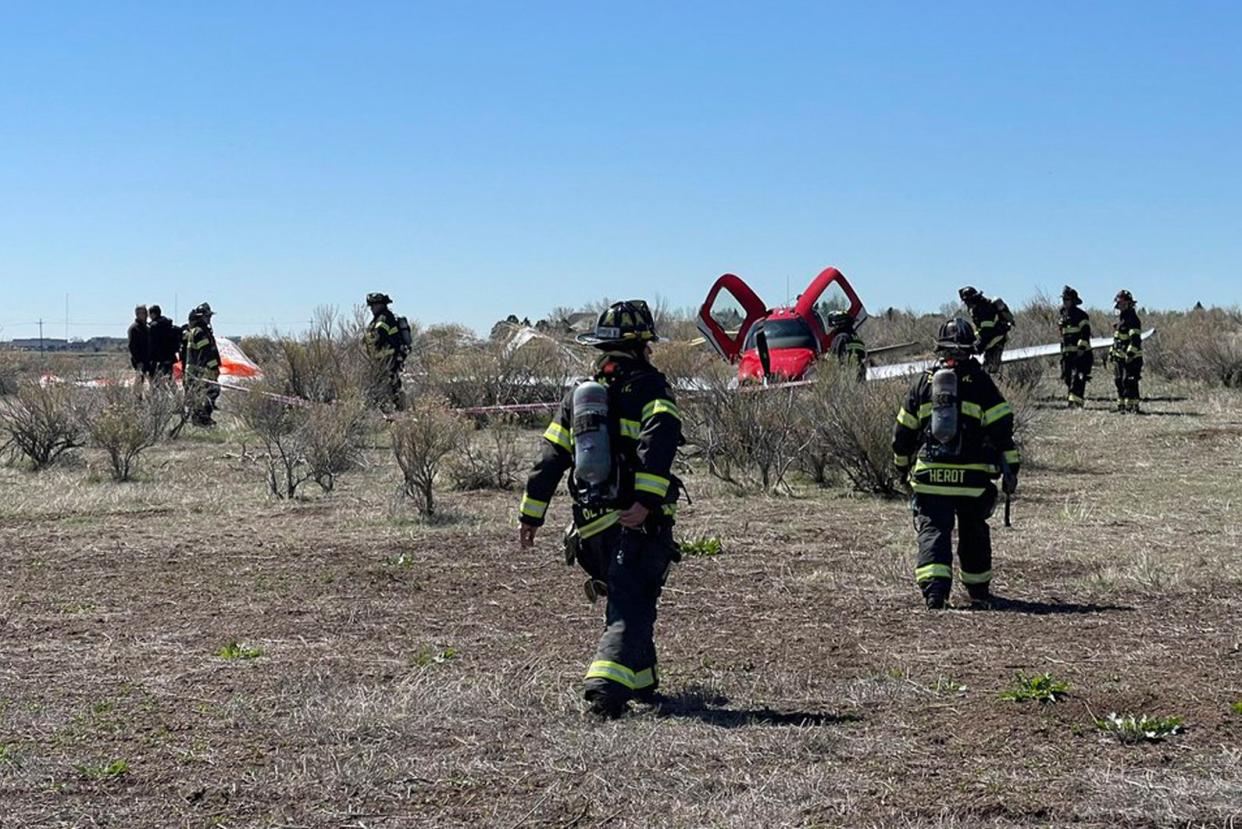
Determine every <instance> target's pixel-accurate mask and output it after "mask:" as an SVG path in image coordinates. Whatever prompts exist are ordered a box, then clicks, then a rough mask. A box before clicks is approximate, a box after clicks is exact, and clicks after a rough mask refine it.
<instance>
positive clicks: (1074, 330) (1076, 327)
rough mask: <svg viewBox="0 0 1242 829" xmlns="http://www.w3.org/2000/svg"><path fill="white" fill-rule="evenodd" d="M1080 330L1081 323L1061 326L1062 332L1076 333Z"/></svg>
mask: <svg viewBox="0 0 1242 829" xmlns="http://www.w3.org/2000/svg"><path fill="white" fill-rule="evenodd" d="M1081 330H1082V326H1081V325H1062V326H1061V333H1062V334H1077V333H1078V332H1079V331H1081Z"/></svg>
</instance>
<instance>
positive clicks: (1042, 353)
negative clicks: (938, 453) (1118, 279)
mask: <svg viewBox="0 0 1242 829" xmlns="http://www.w3.org/2000/svg"><path fill="white" fill-rule="evenodd" d="M1155 334H1156V329H1154V328H1148V329H1147V330H1146V331H1144V332H1143V335H1142V336H1143V339H1144V340H1145V339H1147V338H1148V337H1153V336H1155ZM1112 344H1113V338H1112V337H1092V338H1091V349H1092V350H1095V349H1097V348H1108V347H1109V346H1111V345H1112ZM1060 353H1061V344H1060V343H1048V344H1047V345H1028V346H1025V347H1023V348H1007V349H1005V353H1004V354H1002V355H1001V362H1002V363H1016V362H1019V361H1021V360H1032V359H1034V358H1036V357H1055V356H1057V355H1058V354H1060ZM975 359H976V360H979V361H980V362H982V360H983V355H981V354H976V355H975ZM935 364H936V361H935V360H914V361H913V362H909V363H889V364H887V365H882V366H868V367H867V379H868V380H887V379H889V378H892V377H905V376H907V375H910V374H918V373H919V372H921V371H926V370H927V369H929V368H931V367H932V366H934V365H935Z"/></svg>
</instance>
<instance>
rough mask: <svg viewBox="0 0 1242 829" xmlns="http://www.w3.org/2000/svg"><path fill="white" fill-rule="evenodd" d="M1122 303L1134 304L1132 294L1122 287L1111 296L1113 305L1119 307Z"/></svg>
mask: <svg viewBox="0 0 1242 829" xmlns="http://www.w3.org/2000/svg"><path fill="white" fill-rule="evenodd" d="M1122 304H1130V305H1133V304H1134V295H1133V294H1131V293H1130V292H1129V291H1127V290H1126V289H1125V288H1122V289H1121V290H1120V291H1118V292H1117V296H1115V297H1113V307H1114V308H1120V307H1121V306H1122Z"/></svg>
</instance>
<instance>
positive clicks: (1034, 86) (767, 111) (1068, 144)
mask: <svg viewBox="0 0 1242 829" xmlns="http://www.w3.org/2000/svg"><path fill="white" fill-rule="evenodd" d="M1240 42H1242V4H1240V3H1237V2H1168V3H1154V2H1139V0H1135V1H1134V2H1123V3H1109V2H1087V3H1083V2H1072V3H1047V2H1045V3H1025V4H1019V3H998V2H995V0H989V2H979V3H962V2H944V3H915V2H904V3H885V2H839V3H838V2H806V3H780V2H762V3H760V2H750V3H729V2H713V3H676V2H672V3H670V2H667V1H666V2H654V3H641V2H626V3H602V2H576V3H563V4H551V3H540V2H521V3H517V2H507V3H488V2H469V0H462V2H443V1H442V2H436V3H419V2H412V0H411V1H410V2H391V3H389V2H344V1H343V0H342V1H341V2H335V3H316V2H278V1H277V0H264V2H237V3H233V2H211V3H196V2H188V0H187V1H186V2H178V0H170V2H144V3H126V2H119V1H118V0H110V2H102V3H101V2H94V0H92V1H91V2H67V1H66V2H54V3H48V2H42V1H41V0H40V2H9V1H8V0H5V1H4V2H2V3H0V286H2V287H0V327H2V330H0V337H3V338H9V337H18V336H30V335H32V334H34V333H36V332H37V329H36V328H34V327H33V326H32V325H31V324H30V323H32V322H33V321H34V320H35V319H38V318H39V317H40V316H42V317H43V318H44V319H46V320H49V321H50V323H49V326H48V333H49V335H54V336H60V335H62V334H63V333H64V316H65V295H66V294H68V295H69V315H70V320H71V323H72V325H71V328H70V333H71V334H72V335H73V336H89V335H92V334H101V333H112V334H119V333H123V332H124V329H125V327H126V325H127V324H128V322H129V319H130V311H131V309H132V306H133V305H134V304H135V302H138V301H142V302H160V303H162V304H163V305H164V306H165V308H166V310H168V311H171V310H172V308H173V304H174V297H175V298H176V302H177V304H178V305H179V309H180V312H181V316H182V317H184V314H185V312H186V311H187V310H188V309H189V308H190V307H191V306H192V305H193V304H196V303H198V302H200V301H203V300H209V301H210V302H211V303H212V305H213V306H214V307H215V309H216V311H217V318H216V322H217V328H218V329H220V330H221V331H222V332H224V333H234V332H236V333H246V332H251V331H258V330H264V329H267V328H269V327H270V326H271V325H272V324H273V323H275V324H276V325H278V326H279V327H281V328H283V329H290V328H294V327H296V326H297V325H299V324H300V322H301V321H303V320H305V319H307V318H308V317H309V316H310V314H311V312H312V309H314V308H315V307H316V306H319V305H339V306H348V305H351V304H354V303H357V302H360V301H361V298H362V296H363V295H364V294H365V293H366V292H367V291H370V290H385V291H387V292H389V293H391V294H392V295H393V296H394V297H395V299H396V301H397V308H398V311H399V312H403V313H406V314H408V315H409V316H411V318H417V319H419V320H421V321H423V322H439V321H448V320H455V321H460V322H464V323H466V324H468V325H471V326H473V327H475V328H477V329H480V330H486V329H487V327H488V326H489V324H490V323H491V322H492V321H494V320H496V319H498V318H500V317H503V316H505V315H506V314H509V313H516V314H518V315H519V316H526V315H529V316H531V317H532V318H534V317H537V316H539V315H541V314H542V313H544V312H545V311H546V310H548V309H549V308H551V307H552V306H555V305H578V304H581V303H585V302H589V301H592V300H595V299H598V298H599V297H601V296H604V295H608V296H612V297H622V296H626V297H629V296H646V297H652V296H654V295H657V294H659V295H661V296H663V297H665V298H666V299H667V300H669V301H670V302H671V303H672V304H674V305H677V306H689V305H697V303H698V302H699V301H701V299H702V296H703V294H704V293H705V292H706V290H707V288H708V286H709V285H710V282H711V281H712V279H713V278H714V277H715V276H716V275H717V274H719V273H721V272H723V271H727V270H728V271H734V272H736V273H739V274H741V275H742V276H744V277H746V278H747V279H748V280H749V281H751V283H752V285H754V286H755V287H756V288H757V289H758V290H759V291H760V293H761V294H762V295H763V296H764V297H765V299H767V300H768V301H769V302H771V303H773V304H775V303H778V302H780V301H781V300H783V299H784V293H785V285H786V281H787V280H788V281H789V283H790V289H791V291H792V292H794V293H796V292H797V291H798V290H799V289H800V287H801V284H800V283H805V281H807V280H809V279H810V278H811V277H812V276H813V275H814V274H815V273H816V272H818V271H819V270H820V269H821V268H822V267H824V266H826V265H830V264H831V265H836V266H838V267H839V268H841V269H842V270H843V271H844V272H845V273H846V274H847V276H849V277H851V279H852V280H853V282H854V283H855V285H856V287H857V288H858V289H859V292H860V293H861V294H862V296H863V299H864V301H865V302H866V303H867V304H868V306H869V307H871V308H872V309H873V310H874V309H880V308H883V307H887V306H888V305H898V306H912V307H916V308H922V309H929V310H931V309H935V308H938V307H939V306H940V305H941V304H942V303H943V302H945V301H947V300H950V299H953V298H954V293H955V290H956V288H957V287H958V286H959V285H961V284H963V283H973V284H976V285H978V286H979V287H981V288H982V289H983V290H984V291H985V292H988V293H999V294H1001V295H1004V296H1005V297H1006V298H1008V299H1010V300H1011V304H1015V305H1016V304H1017V302H1015V300H1016V301H1020V300H1021V299H1023V298H1025V297H1028V296H1030V295H1031V294H1033V293H1034V292H1035V290H1036V289H1038V288H1043V289H1044V290H1046V291H1049V292H1056V291H1058V290H1059V288H1060V286H1061V284H1062V283H1064V282H1066V281H1068V282H1071V283H1072V284H1074V285H1075V286H1077V287H1078V288H1079V290H1080V291H1081V292H1082V293H1083V294H1084V295H1085V297H1086V298H1087V300H1088V302H1089V303H1090V304H1095V305H1106V304H1110V302H1109V301H1110V300H1111V298H1112V295H1113V293H1115V291H1116V290H1117V288H1119V287H1123V286H1124V287H1128V288H1130V289H1131V290H1132V291H1133V292H1134V294H1135V295H1136V297H1137V298H1138V299H1139V301H1140V303H1141V304H1144V305H1149V306H1155V307H1185V306H1189V305H1192V304H1193V303H1194V302H1195V301H1196V300H1202V301H1204V302H1205V303H1218V304H1234V303H1239V302H1242V48H1239V45H1238V44H1239V43H1240Z"/></svg>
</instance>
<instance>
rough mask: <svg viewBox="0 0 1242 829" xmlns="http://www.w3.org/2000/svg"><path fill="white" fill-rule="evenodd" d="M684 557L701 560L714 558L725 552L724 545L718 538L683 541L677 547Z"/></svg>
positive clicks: (705, 537) (703, 537)
mask: <svg viewBox="0 0 1242 829" xmlns="http://www.w3.org/2000/svg"><path fill="white" fill-rule="evenodd" d="M677 546H678V547H679V548H680V549H681V552H682V554H683V555H687V556H697V557H700V558H713V557H715V556H718V555H720V554H721V553H723V552H724V544H723V542H721V540H720V538H719V537H717V536H707V535H704V536H699V537H698V538H690V539H686V540H685V541H682V542H681V543H680V544H678V545H677Z"/></svg>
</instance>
